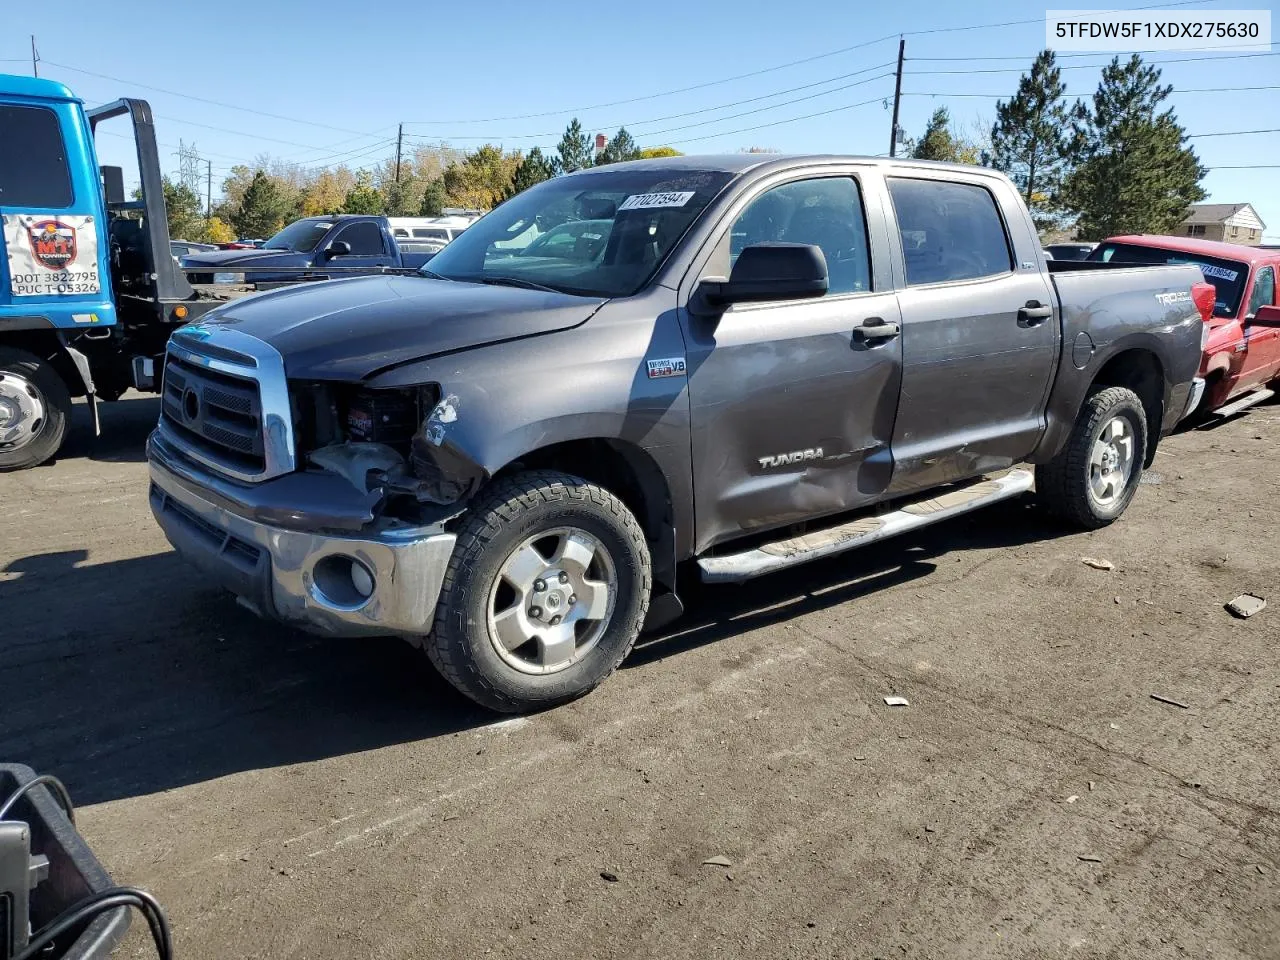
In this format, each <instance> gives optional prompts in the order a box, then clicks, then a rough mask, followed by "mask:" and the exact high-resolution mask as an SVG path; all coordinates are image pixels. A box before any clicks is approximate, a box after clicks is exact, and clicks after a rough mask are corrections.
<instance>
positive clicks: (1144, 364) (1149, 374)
mask: <svg viewBox="0 0 1280 960" xmlns="http://www.w3.org/2000/svg"><path fill="white" fill-rule="evenodd" d="M1098 387H1126V388H1128V389H1129V390H1132V391H1133V392H1134V393H1136V394H1137V395H1138V399H1139V400H1141V401H1142V409H1143V412H1144V413H1145V414H1146V419H1147V449H1146V451H1145V456H1144V458H1143V466H1144V467H1149V466H1151V461H1152V460H1153V459H1155V455H1156V447H1157V446H1158V445H1159V443H1160V427H1161V424H1162V423H1163V421H1164V409H1165V405H1166V404H1167V403H1168V391H1169V387H1168V379H1167V378H1166V376H1165V370H1164V364H1163V362H1162V361H1161V360H1160V357H1159V355H1158V354H1156V352H1155V351H1154V350H1149V349H1146V348H1144V347H1129V348H1127V349H1124V350H1121V351H1119V352H1118V353H1116V354H1114V355H1113V356H1111V357H1110V358H1108V359H1107V361H1106V362H1105V363H1104V364H1103V365H1102V367H1101V368H1100V369H1099V370H1098V372H1097V373H1096V374H1095V375H1094V377H1093V380H1092V382H1091V383H1090V384H1089V388H1090V392H1092V390H1094V389H1096V388H1098Z"/></svg>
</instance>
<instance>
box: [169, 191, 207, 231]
mask: <svg viewBox="0 0 1280 960" xmlns="http://www.w3.org/2000/svg"><path fill="white" fill-rule="evenodd" d="M162 183H163V186H164V210H165V213H166V214H167V216H168V221H169V236H170V237H171V238H172V239H174V240H196V239H197V238H198V237H199V235H200V234H201V233H202V232H203V231H204V215H203V214H202V213H201V212H200V197H199V196H197V195H196V192H195V191H194V190H192V189H191V188H190V187H188V186H187V185H186V184H185V183H174V182H173V181H172V180H170V179H169V178H168V177H165V178H164V179H163V181H162Z"/></svg>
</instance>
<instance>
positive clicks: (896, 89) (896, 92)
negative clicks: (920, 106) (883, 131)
mask: <svg viewBox="0 0 1280 960" xmlns="http://www.w3.org/2000/svg"><path fill="white" fill-rule="evenodd" d="M906 49H907V40H906V38H905V37H898V78H897V79H896V80H895V81H894V82H893V127H892V129H890V131H889V156H891V157H896V156H897V155H898V105H899V104H900V103H901V102H902V55H903V54H904V53H905V52H906Z"/></svg>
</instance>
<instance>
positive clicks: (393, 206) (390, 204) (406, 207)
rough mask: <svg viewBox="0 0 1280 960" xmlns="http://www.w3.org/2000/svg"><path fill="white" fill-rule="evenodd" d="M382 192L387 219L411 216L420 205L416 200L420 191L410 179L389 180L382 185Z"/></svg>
mask: <svg viewBox="0 0 1280 960" xmlns="http://www.w3.org/2000/svg"><path fill="white" fill-rule="evenodd" d="M382 192H383V194H384V196H385V197H386V214H387V216H388V217H410V216H413V214H414V213H415V212H416V211H417V209H418V207H419V206H420V205H421V201H420V200H418V199H417V198H418V197H419V195H420V194H421V192H422V191H421V188H420V187H419V186H418V184H417V183H416V182H415V181H414V180H413V178H412V177H410V178H403V179H400V180H389V181H387V182H386V183H385V184H384V185H383V188H382ZM415 201H417V202H415Z"/></svg>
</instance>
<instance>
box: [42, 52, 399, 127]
mask: <svg viewBox="0 0 1280 960" xmlns="http://www.w3.org/2000/svg"><path fill="white" fill-rule="evenodd" d="M40 62H41V63H47V64H49V65H50V66H51V67H58V68H59V69H61V70H70V71H71V72H72V73H80V74H84V75H85V76H86V77H97V78H98V79H100V80H110V81H111V82H112V83H123V84H125V85H126V86H130V87H138V88H139V89H141V90H154V91H155V92H156V93H163V94H167V95H168V96H171V97H181V98H182V99H183V100H194V101H195V102H197V103H207V104H210V105H211V106H215V107H223V108H225V109H227V110H239V111H240V112H241V113H253V114H256V115H258V116H260V117H268V118H270V119H272V120H285V121H288V122H289V123H299V124H302V125H304V126H308V127H321V128H323V129H325V130H336V131H338V132H339V133H354V134H356V136H358V137H372V136H376V134H371V133H361V132H360V131H359V130H351V129H348V128H347V127H335V126H332V125H330V124H327V123H316V122H315V121H313V120H299V119H298V118H297V117H286V116H283V115H282V114H279V113H268V112H267V111H265V110H255V109H254V108H253V107H242V106H239V105H237V104H234V103H227V102H226V101H223V100H210V99H209V98H208V97H197V96H195V95H193V94H190V93H179V92H178V91H177V90H167V89H165V88H164V87H157V86H153V85H151V84H146V83H138V82H137V81H134V80H125V79H122V78H120V77H113V76H111V74H108V73H95V72H94V71H92V70H83V69H81V68H80V67H72V66H68V65H67V64H65V63H55V62H54V61H52V60H45V59H43V58H42V59H41V61H40Z"/></svg>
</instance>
